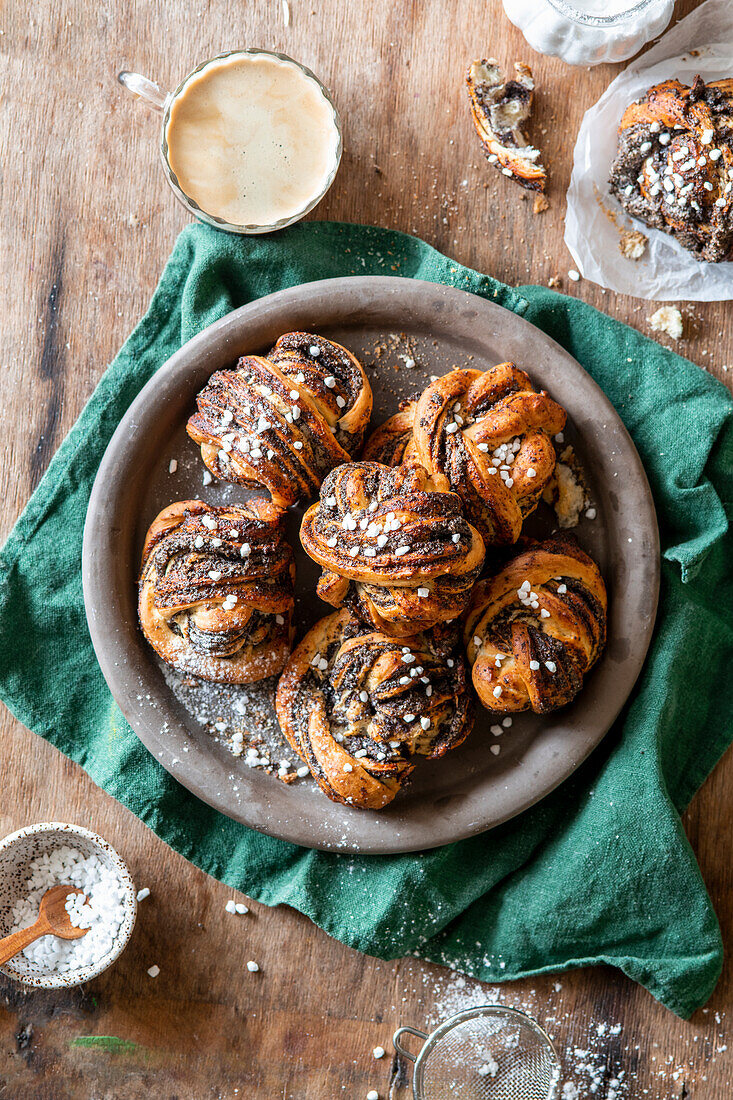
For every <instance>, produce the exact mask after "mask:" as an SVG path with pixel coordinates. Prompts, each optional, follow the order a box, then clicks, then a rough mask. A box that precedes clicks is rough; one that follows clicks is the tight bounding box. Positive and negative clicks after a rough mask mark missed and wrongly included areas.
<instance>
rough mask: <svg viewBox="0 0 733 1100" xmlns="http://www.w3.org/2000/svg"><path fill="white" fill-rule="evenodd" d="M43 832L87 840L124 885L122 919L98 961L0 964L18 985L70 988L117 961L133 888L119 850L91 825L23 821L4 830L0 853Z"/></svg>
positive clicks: (132, 910)
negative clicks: (57, 967)
mask: <svg viewBox="0 0 733 1100" xmlns="http://www.w3.org/2000/svg"><path fill="white" fill-rule="evenodd" d="M44 833H46V834H51V833H63V834H66V835H67V836H68V837H69V840H70V841H71V840H72V839H73V837H82V838H83V839H84V840H86V841H88V842H89V843H90V844H91V845H93V847H95V848H96V849H98V850H99V854H100V855H101V856H103V857H104V858H105V859H107V860H109V862H110V863H111V864H112V866H113V867H114V869H115V871H116V872H117V874H118V875H119V878H120V881H121V882H122V884H123V886H124V888H125V898H124V906H125V916H124V919H123V921H122V924H121V925H120V928H119V931H118V932H117V935H116V936H115V943H114V946H113V947H112V948H110V950H109V951H108V952H107V954H106V955H103V956H102V958H101V959H100V960H99V961H98V962H96V963H90V964H89V965H88V966H82V967H79V969H78V970H74V971H71V972H67V973H63V974H49V975H43V974H25V973H23V974H21V973H20V972H19V971H17V970H16V969H15V967H14V966H13V960H12V959H10V960H9V962H7V963H5V965H4V966H0V974H4V975H5V976H6V977H8V978H12V979H13V981H16V982H19V983H20V984H21V985H28V986H34V987H35V988H37V989H70V988H72V987H73V986H77V985H83V984H84V982H88V981H91V980H92V978H96V977H98V976H99V975H100V974H102V973H103V972H104V971H105V970H106V969H107V968H108V967H110V966H111V965H112V963H114V962H116V961H117V959H118V958H119V957H120V955H121V954H122V952H123V951H124V949H125V948H126V947H127V944H128V943H129V941H130V936H131V935H132V931H133V929H134V927H135V921H136V919H137V891H136V890H135V884H134V882H133V881H132V875H131V874H130V872H129V870H128V868H127V864H126V863H125V861H124V860H123V858H122V856H121V855H120V854H119V852H117V851H116V850H115V849H114V848H113V847H112V845H111V844H110V843H109V841H108V840H105V839H104V837H101V836H100V835H99V834H98V833H93V832H92V831H91V829H85V828H84V826H83V825H72V824H70V823H69V822H66V821H39V822H37V823H36V824H35V825H26V826H25V827H24V828H22V829H17V830H16V831H15V832H14V833H8V835H7V836H6V837H3V839H2V840H0V856H2V855H3V854H4V853H5V852H11V851H12V849H13V848H14V847H15V846H16V845H17V844H18V843H19V842H22V841H24V840H27V839H28V838H29V837H33V836H39V835H41V834H44Z"/></svg>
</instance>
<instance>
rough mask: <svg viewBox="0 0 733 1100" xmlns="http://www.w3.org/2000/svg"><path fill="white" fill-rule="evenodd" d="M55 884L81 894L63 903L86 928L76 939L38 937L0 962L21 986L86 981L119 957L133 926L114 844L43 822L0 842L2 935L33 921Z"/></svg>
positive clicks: (129, 890)
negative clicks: (83, 900) (71, 900)
mask: <svg viewBox="0 0 733 1100" xmlns="http://www.w3.org/2000/svg"><path fill="white" fill-rule="evenodd" d="M59 883H67V884H68V885H69V886H75V887H78V888H79V889H80V890H82V891H83V892H84V894H86V897H87V901H86V903H85V904H83V905H81V904H80V901H81V897H80V896H79V901H78V902H74V903H73V904H72V903H71V902H69V903H68V905H67V909H69V915H70V919H71V921H72V924H74V925H76V926H77V927H88V929H89V930H88V932H87V933H86V935H84V936H82V937H81V938H80V939H77V940H62V939H60V938H58V937H57V936H42V937H41V938H40V939H38V940H36V941H35V943H32V944H30V946H28V947H26V948H25V950H24V951H21V952H20V954H18V955H16V956H15V957H14V958H12V959H10V960H9V961H8V962H7V963H5V965H4V966H2V967H0V972H2V973H3V974H6V975H7V976H8V977H10V978H14V979H15V980H16V981H19V982H23V983H24V984H26V985H34V986H39V987H41V988H43V989H57V988H59V987H63V986H74V985H79V984H80V983H82V982H86V981H89V980H90V979H91V978H94V977H96V976H97V975H98V974H101V973H102V971H103V970H106V969H107V967H108V966H109V965H110V964H111V963H113V962H114V961H115V959H116V958H117V957H118V956H119V955H120V953H121V952H122V950H123V949H124V947H125V946H126V944H127V941H128V940H129V938H130V935H131V933H132V929H133V927H134V925H135V917H136V914H137V900H136V895H135V887H134V885H133V882H132V879H131V877H130V873H129V871H128V870H127V867H126V866H125V864H124V862H123V861H122V859H121V858H120V857H119V855H118V854H117V852H115V850H114V848H112V847H111V846H110V845H109V844H108V843H107V842H106V841H105V840H103V839H102V837H100V836H97V835H96V833H92V832H90V831H89V830H88V829H83V828H82V827H81V826H78V825H65V824H61V823H58V822H44V823H41V824H39V825H29V826H28V827H27V828H25V829H20V830H19V831H18V832H17V833H11V834H10V836H7V837H5V839H4V840H3V841H0V936H5V935H8V933H10V932H14V931H16V930H17V929H19V928H26V927H28V925H30V924H32V923H33V922H34V921H35V919H36V917H37V916H38V908H39V905H40V902H41V898H42V897H43V895H44V894H45V892H46V891H47V890H48V889H49V888H50V887H51V886H56V885H57V884H59Z"/></svg>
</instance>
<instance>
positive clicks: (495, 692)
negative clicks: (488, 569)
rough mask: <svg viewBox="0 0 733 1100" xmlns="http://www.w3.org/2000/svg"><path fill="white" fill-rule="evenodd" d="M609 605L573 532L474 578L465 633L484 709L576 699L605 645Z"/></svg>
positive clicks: (539, 709)
mask: <svg viewBox="0 0 733 1100" xmlns="http://www.w3.org/2000/svg"><path fill="white" fill-rule="evenodd" d="M606 609H607V597H606V587H605V585H604V583H603V578H602V577H601V574H600V571H599V569H598V566H597V565H596V564H595V562H594V561H593V560H592V559H591V558H589V557H588V555H587V554H586V553H584V552H583V551H582V550H581V549H580V547H579V546H578V544H577V543H576V542H575V540H574V539H573V538H572V536H570V535H558V536H555V537H553V538H549V539H547V540H546V541H545V542H542V543H538V544H537V545H535V546H533V547H532V548H531V549H529V550H526V551H524V552H523V553H520V554H518V555H517V556H516V557H515V558H513V559H512V561H510V562H509V564H508V565H507V566H505V568H504V569H502V570H501V571H500V572H498V573H497V574H496V575H495V576H494V577H491V578H490V579H489V580H485V581H481V582H480V583H479V584H477V585H476V588H475V589H474V592H473V596H472V599H471V606H470V608H469V610H468V614H467V615H466V625H465V634H464V639H465V643H466V652H467V655H468V662H469V664H470V665H471V667H472V670H473V672H472V678H473V686H474V687H475V688H476V691H477V692H478V696H479V699H480V700H481V702H482V703H483V705H484V706H485V707H486V709H487V710H491V711H497V712H510V713H512V712H514V711H521V710H530V709H531V710H534V711H535V712H536V713H537V714H546V713H547V712H548V711H551V710H556V709H557V708H558V707H562V706H565V705H566V704H567V703H569V702H570V701H571V700H572V699H574V698H575V696H576V695H577V694H578V692H579V691H580V689H581V687H582V685H583V677H584V675H585V673H586V672H587V671H588V669H589V668H591V667H592V666H593V664H594V663H595V662H596V660H597V659H598V657H599V655H600V653H601V651H602V649H603V647H604V645H605V642H606Z"/></svg>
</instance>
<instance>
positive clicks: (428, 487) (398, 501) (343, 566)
mask: <svg viewBox="0 0 733 1100" xmlns="http://www.w3.org/2000/svg"><path fill="white" fill-rule="evenodd" d="M445 489H447V482H446V479H445V478H443V477H442V476H440V475H438V476H437V477H435V478H431V477H430V476H429V475H428V474H427V472H426V471H425V470H424V469H423V468H422V467H421V466H397V467H395V468H394V469H390V468H389V467H387V466H383V465H381V464H380V463H378V462H351V463H348V464H346V465H344V466H339V467H338V469H336V470H333V471H332V472H331V473H330V474H329V475H328V477H327V478H326V480H325V481H324V483H323V486H322V487H321V499H320V501H319V502H318V503H316V504H313V505H312V506H311V507H310V508H309V509H308V511H307V512H306V514H305V516H304V517H303V523H302V526H301V530H300V538H301V542H302V544H303V549H304V550H305V552H306V554H308V555H309V557H311V558H313V560H314V561H317V562H318V564H319V565H321V566H322V567H323V574H322V576H321V579H320V581H319V582H318V589H317V591H318V595H319V596H320V597H321V599H322V600H325V601H326V603H330V604H332V605H333V606H334V607H342V606H347V607H349V608H350V609H351V611H352V612H353V613H354V614H355V615H356V616H357V617H358V618H360V619H362V621H363V622H365V623H368V624H369V625H370V626H372V627H373V628H374V629H376V630H380V631H382V632H383V633H385V634H389V635H390V636H393V637H402V636H405V635H409V634H414V633H416V632H418V631H421V630H427V629H428V628H429V627H432V626H434V625H435V624H436V623H439V622H447V621H450V620H452V619H455V618H457V616H459V615H460V614H461V613H462V611H463V610H464V608H465V606H466V604H467V602H468V598H469V595H470V592H471V588H472V587H473V584H474V582H475V580H476V578H477V577H478V575H479V573H480V571H481V566H482V565H483V560H484V544H483V541H482V539H481V536H480V535H479V533H478V531H477V530H476V529H475V527H472V526H471V524H470V523H467V522H466V520H465V519H464V518H463V511H462V507H461V501H460V498H459V497H457V496H456V495H455V494H454V493H449V492H445V491H444V490H445Z"/></svg>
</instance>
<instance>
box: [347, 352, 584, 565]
mask: <svg viewBox="0 0 733 1100" xmlns="http://www.w3.org/2000/svg"><path fill="white" fill-rule="evenodd" d="M565 420H566V415H565V412H564V410H563V409H562V408H561V407H560V406H559V405H558V404H557V402H555V401H553V400H552V398H551V397H548V395H547V394H546V393H544V392H540V393H538V392H537V391H536V390H535V388H534V386H533V385H532V382H531V381H530V379H529V376H528V375H526V374H525V373H524V371H521V370H519V369H518V368H517V367H516V366H515V365H514V363H499V364H498V365H497V366H495V367H492V368H491V369H490V370H487V371H479V370H454V371H451V372H450V373H449V374H446V375H444V376H443V377H442V378H438V379H436V381H435V382H432V383H431V384H430V385H429V386H428V387H427V389H426V390H425V391H424V392H423V394H422V395H421V396H420V397H419V398H417V399H416V400H414V401H412V402H407V403H406V404H405V405H403V407H402V409H401V410H400V412H399V413H397V415H396V416H393V417H391V418H390V419H389V420H388V421H387V422H386V423H385V424H383V425H382V427H381V428H378V429H377V431H376V432H375V433H374V434H373V435H372V436H371V437H370V439H369V440H368V441H367V444H366V447H365V448H364V458H365V459H374V460H376V461H380V462H386V463H388V464H393V463H394V462H419V463H420V464H421V465H422V466H424V467H425V469H426V470H427V471H428V472H429V473H431V474H433V475H436V474H442V475H443V476H445V477H446V478H447V479H448V482H449V485H450V488H451V489H452V490H453V492H454V493H457V494H458V495H459V496H460V498H461V500H462V501H463V505H464V508H465V512H466V516H467V517H468V519H469V520H470V522H471V523H474V524H475V525H476V527H477V528H478V530H479V531H480V533H481V537H482V538H483V540H484V542H485V544H486V545H487V546H492V545H497V544H511V543H514V542H516V541H517V539H518V538H519V535H520V532H521V530H522V521H523V519H524V518H525V517H526V516H528V515H529V514H530V513H531V512H533V511H534V509H535V508H536V507H537V505H538V503H539V501H540V498H541V496H542V491H543V489H544V488H545V485H546V484H547V482H548V481H549V480H550V478H551V477H552V472H553V470H554V468H555V450H554V447H553V445H552V440H551V438H550V437H551V436H552V435H555V434H557V433H558V432H560V431H562V429H563V427H564V426H565Z"/></svg>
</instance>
